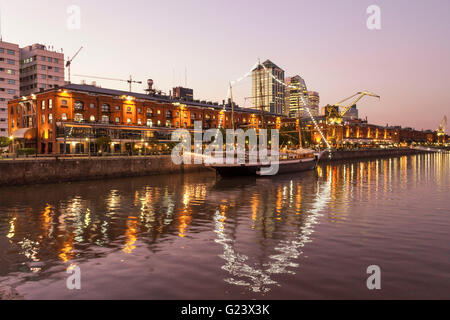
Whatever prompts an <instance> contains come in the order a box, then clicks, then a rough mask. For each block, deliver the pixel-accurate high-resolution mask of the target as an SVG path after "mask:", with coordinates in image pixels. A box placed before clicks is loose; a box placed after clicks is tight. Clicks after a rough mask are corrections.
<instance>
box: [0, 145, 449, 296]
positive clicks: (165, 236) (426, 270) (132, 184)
mask: <svg viewBox="0 0 450 320" xmlns="http://www.w3.org/2000/svg"><path fill="white" fill-rule="evenodd" d="M449 195H450V155H449V154H421V155H414V156H403V157H397V158H385V159H376V160H367V161H351V162H339V163H338V162H335V163H326V164H322V165H320V166H319V167H318V168H317V170H315V171H310V172H302V173H298V174H288V175H279V176H274V177H262V178H252V177H246V178H236V179H220V178H217V177H216V175H215V174H214V173H210V172H204V173H195V174H184V175H161V176H148V177H138V178H122V179H109V180H107V179H105V180H95V181H86V182H73V183H60V184H43V185H30V186H21V187H19V186H18V187H5V188H1V189H0V289H1V288H2V287H3V288H6V287H8V288H12V289H13V290H14V291H15V292H17V294H18V295H20V296H21V297H23V298H25V299H353V298H357V299H366V298H367V299H388V298H393V299H406V298H412V299H417V298H425V299H431V298H437V299H448V298H450V274H449V270H450V235H449V230H450V197H449ZM374 265H375V266H378V267H379V270H380V274H381V278H380V284H381V288H380V289H379V290H377V289H375V290H369V289H368V287H367V279H368V278H369V277H370V274H368V272H367V268H368V267H369V266H374ZM75 267H77V268H78V270H79V271H80V273H79V275H80V283H81V288H80V289H79V290H78V289H76V288H75V289H70V288H68V285H67V284H68V277H70V276H71V273H70V270H73V269H74V268H75ZM68 269H69V273H68V272H67V270H68Z"/></svg>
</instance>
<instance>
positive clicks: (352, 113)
mask: <svg viewBox="0 0 450 320" xmlns="http://www.w3.org/2000/svg"><path fill="white" fill-rule="evenodd" d="M358 117H359V115H358V108H356V104H354V105H353V106H352V107H351V108H350V110H348V111H347V113H346V114H345V115H344V120H347V121H348V120H356V119H358Z"/></svg>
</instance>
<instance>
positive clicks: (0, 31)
mask: <svg viewBox="0 0 450 320" xmlns="http://www.w3.org/2000/svg"><path fill="white" fill-rule="evenodd" d="M0 41H3V34H2V8H1V7H0Z"/></svg>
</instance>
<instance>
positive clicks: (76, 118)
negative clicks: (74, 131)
mask: <svg viewBox="0 0 450 320" xmlns="http://www.w3.org/2000/svg"><path fill="white" fill-rule="evenodd" d="M74 121H76V122H83V115H82V114H81V113H75V115H74Z"/></svg>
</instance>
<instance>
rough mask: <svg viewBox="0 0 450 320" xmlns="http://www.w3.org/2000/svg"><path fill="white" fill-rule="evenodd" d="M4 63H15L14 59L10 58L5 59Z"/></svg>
mask: <svg viewBox="0 0 450 320" xmlns="http://www.w3.org/2000/svg"><path fill="white" fill-rule="evenodd" d="M6 63H8V64H12V65H14V64H16V63H15V62H14V60H11V59H6Z"/></svg>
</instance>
